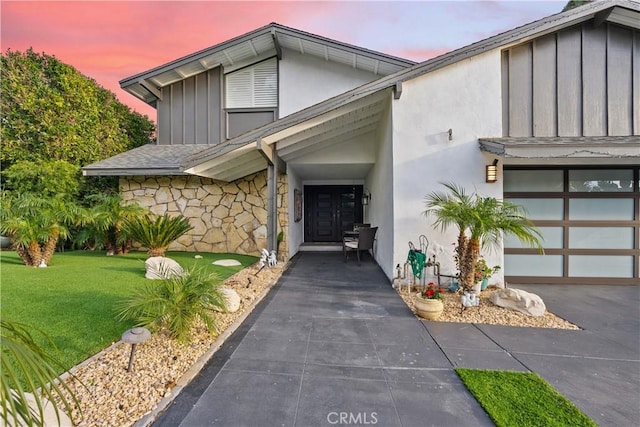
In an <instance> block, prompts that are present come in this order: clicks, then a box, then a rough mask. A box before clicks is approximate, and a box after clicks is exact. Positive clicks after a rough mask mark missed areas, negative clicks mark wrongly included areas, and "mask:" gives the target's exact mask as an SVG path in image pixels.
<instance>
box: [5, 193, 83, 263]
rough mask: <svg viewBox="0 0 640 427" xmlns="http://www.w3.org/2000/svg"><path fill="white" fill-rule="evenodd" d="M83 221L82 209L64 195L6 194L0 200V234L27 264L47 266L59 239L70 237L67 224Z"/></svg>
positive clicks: (77, 223)
mask: <svg viewBox="0 0 640 427" xmlns="http://www.w3.org/2000/svg"><path fill="white" fill-rule="evenodd" d="M85 221H86V212H85V210H84V209H83V208H81V207H80V206H78V205H77V204H75V203H74V202H71V201H68V200H65V198H64V196H63V195H58V196H54V197H41V196H38V195H35V194H24V195H20V196H15V197H14V196H10V195H8V194H6V193H5V194H4V195H3V197H2V198H1V199H0V233H2V234H3V235H6V236H8V237H9V238H10V239H11V242H12V244H13V246H14V248H15V250H16V252H17V253H18V255H19V256H20V258H21V259H22V261H24V263H25V265H27V266H31V267H38V266H41V265H43V266H47V265H48V264H49V261H50V260H51V257H52V256H53V253H54V252H55V249H56V245H57V244H58V240H59V239H66V238H68V237H69V226H70V225H73V224H76V225H79V224H82V223H84V222H85Z"/></svg>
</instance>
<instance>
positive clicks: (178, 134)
mask: <svg viewBox="0 0 640 427" xmlns="http://www.w3.org/2000/svg"><path fill="white" fill-rule="evenodd" d="M220 87H221V83H220V70H219V68H214V69H212V70H209V71H207V72H205V73H201V74H198V75H196V76H193V77H190V78H188V79H185V80H182V81H180V82H177V83H174V84H172V85H170V86H168V87H165V88H163V89H162V101H158V144H167V145H177V144H218V143H219V142H220V140H221V138H220V135H221V131H220V129H221V126H222V124H221V108H222V105H221V102H222V97H221V92H220Z"/></svg>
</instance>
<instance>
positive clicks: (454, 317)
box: [398, 288, 580, 329]
mask: <svg viewBox="0 0 640 427" xmlns="http://www.w3.org/2000/svg"><path fill="white" fill-rule="evenodd" d="M496 290H497V289H495V288H487V290H485V291H482V292H480V305H479V306H478V307H470V308H467V309H465V310H464V311H462V310H460V308H461V304H460V295H459V294H457V293H452V292H445V293H443V294H441V295H442V296H443V297H444V299H443V303H444V311H443V312H442V315H441V316H440V318H439V319H438V320H435V322H462V323H484V324H488V325H506V326H522V327H533V328H556V329H580V328H579V327H578V326H576V325H574V324H573V323H571V322H568V321H566V320H564V319H562V318H560V317H558V316H556V315H555V314H553V313H550V312H549V311H547V312H546V313H545V314H544V315H543V316H539V317H534V316H528V315H526V314H523V313H520V312H518V311H515V310H510V309H507V308H503V307H498V306H497V305H495V304H493V303H492V302H491V301H490V300H489V295H491V293H492V292H495V291H496ZM417 292H418V291H412V292H409V291H408V290H407V289H406V288H403V289H402V290H398V293H399V294H400V296H401V297H402V299H403V300H404V302H405V303H406V304H407V305H408V306H409V308H411V311H413V313H414V314H415V308H414V306H413V297H414V296H415V295H416V294H417Z"/></svg>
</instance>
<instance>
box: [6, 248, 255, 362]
mask: <svg viewBox="0 0 640 427" xmlns="http://www.w3.org/2000/svg"><path fill="white" fill-rule="evenodd" d="M194 255H195V253H190V252H170V253H167V256H168V257H170V258H173V259H175V260H176V261H177V262H178V263H179V264H180V265H181V266H183V267H185V268H189V267H190V266H192V265H194V264H196V263H197V264H198V265H203V266H207V269H208V270H209V271H213V272H216V273H217V274H218V275H219V276H220V278H221V279H225V278H227V277H229V276H231V275H232V274H234V273H236V272H237V271H239V270H241V269H242V268H244V267H245V266H248V265H251V264H253V263H254V262H256V261H257V258H256V257H252V256H246V255H235V254H208V253H201V254H200V255H202V257H203V258H202V259H195V258H194ZM146 258H147V256H146V253H144V252H134V253H130V254H127V255H124V256H109V257H108V256H106V255H105V254H104V252H85V251H72V252H64V253H56V254H55V255H54V256H53V257H52V259H51V263H50V265H49V267H47V268H33V267H25V266H24V265H23V264H22V261H21V260H20V258H19V257H18V256H17V254H16V253H15V252H12V251H2V252H0V314H1V315H2V318H3V319H5V320H11V321H15V322H21V323H25V324H27V325H30V326H33V327H34V328H37V329H40V330H42V331H43V332H45V333H46V334H47V335H48V336H49V337H50V338H51V339H52V340H53V341H54V342H55V344H56V346H57V347H58V349H59V350H60V353H57V354H56V356H57V357H58V358H59V359H60V361H61V362H62V364H63V366H64V367H65V369H68V368H70V367H72V366H74V365H76V364H78V363H79V362H81V361H83V360H85V359H86V358H88V357H90V356H92V355H93V354H95V353H97V352H98V351H100V350H101V349H103V348H105V347H106V346H108V345H109V344H111V343H112V342H114V341H117V340H119V339H120V336H121V335H122V333H123V332H124V331H126V330H127V329H129V328H130V327H131V326H132V322H122V321H118V320H116V319H115V315H114V313H115V310H114V305H115V304H116V303H117V302H118V301H119V300H120V299H121V297H122V296H123V295H126V294H128V292H129V291H130V290H131V289H133V288H134V287H135V286H139V285H141V284H143V283H145V282H147V281H149V280H148V279H145V277H144V273H145V266H144V261H145V260H146ZM225 258H233V259H237V260H238V261H240V262H241V263H242V265H243V267H219V266H214V265H211V263H212V261H214V260H217V259H225ZM38 340H39V342H40V343H41V344H43V345H44V346H45V348H47V349H48V350H50V349H51V347H50V345H49V344H48V342H47V340H46V339H45V338H44V337H38Z"/></svg>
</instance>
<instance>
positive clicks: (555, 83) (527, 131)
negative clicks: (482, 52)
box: [502, 23, 640, 137]
mask: <svg viewBox="0 0 640 427" xmlns="http://www.w3.org/2000/svg"><path fill="white" fill-rule="evenodd" d="M639 44H640V35H639V33H638V31H633V30H630V29H627V28H623V27H620V26H617V25H615V24H609V23H604V24H602V25H600V26H598V27H594V26H593V24H592V23H585V24H582V25H577V26H574V27H571V28H567V29H565V30H562V31H559V32H557V33H554V34H550V35H546V36H543V37H540V38H538V39H535V40H532V41H530V42H527V43H525V44H521V45H518V46H514V47H511V48H509V49H508V50H507V51H506V52H505V58H506V60H505V61H504V64H505V68H508V69H506V70H504V71H503V77H502V78H503V99H504V100H505V102H504V108H505V111H504V115H503V116H504V118H505V122H506V123H505V125H504V131H505V136H527V137H529V136H538V137H544V136H607V135H611V136H616V135H638V134H640V77H639V76H640V46H639Z"/></svg>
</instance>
